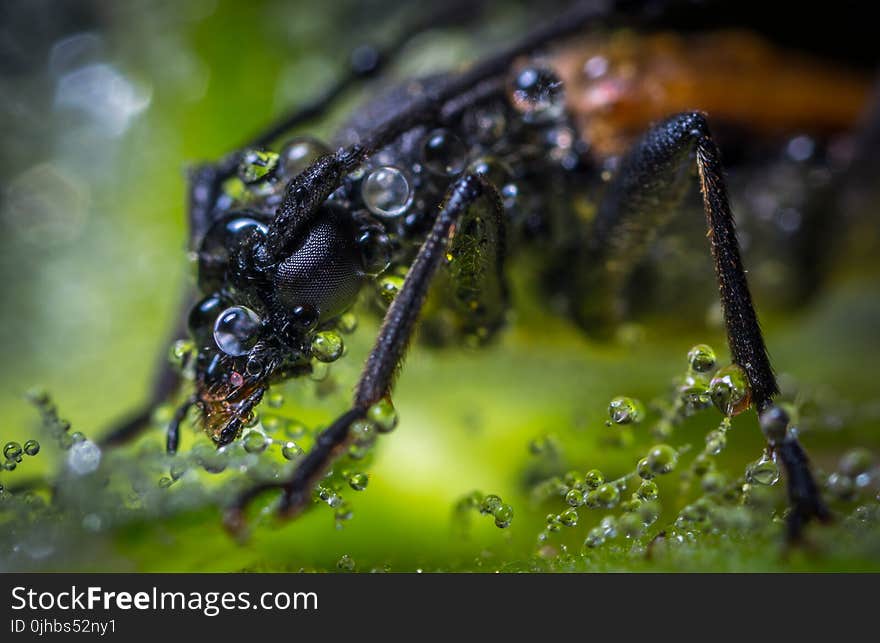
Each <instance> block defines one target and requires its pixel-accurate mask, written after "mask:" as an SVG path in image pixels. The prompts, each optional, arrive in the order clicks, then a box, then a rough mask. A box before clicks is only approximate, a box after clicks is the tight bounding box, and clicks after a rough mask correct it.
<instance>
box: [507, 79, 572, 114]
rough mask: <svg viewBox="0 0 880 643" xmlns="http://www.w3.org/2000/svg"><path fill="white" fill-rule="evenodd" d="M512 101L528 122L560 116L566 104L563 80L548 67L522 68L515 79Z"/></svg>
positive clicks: (511, 94)
mask: <svg viewBox="0 0 880 643" xmlns="http://www.w3.org/2000/svg"><path fill="white" fill-rule="evenodd" d="M510 102H511V105H513V108H514V109H516V110H517V111H518V112H519V113H520V114H522V115H523V119H524V120H525V121H526V122H547V121H549V120H552V119H554V118H558V117H559V116H561V115H562V111H563V108H564V106H565V92H564V88H563V84H562V81H561V80H560V79H559V77H558V76H557V75H556V74H555V73H554V72H553V71H552V70H551V69H549V68H547V67H541V66H533V67H526V68H525V69H521V70H520V71H519V72H517V73H516V75H515V77H514V79H513V83H512V87H511V93H510Z"/></svg>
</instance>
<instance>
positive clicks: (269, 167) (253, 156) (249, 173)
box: [238, 150, 278, 184]
mask: <svg viewBox="0 0 880 643" xmlns="http://www.w3.org/2000/svg"><path fill="white" fill-rule="evenodd" d="M277 167H278V154H276V153H275V152H268V151H265V150H247V151H246V152H245V153H244V154H243V155H242V157H241V162H240V163H239V164H238V178H239V179H241V180H242V181H243V182H244V183H246V184H251V183H256V182H257V181H260V180H262V179H264V178H266V177H268V176H269V174H270V173H271V172H274V171H275V168H277Z"/></svg>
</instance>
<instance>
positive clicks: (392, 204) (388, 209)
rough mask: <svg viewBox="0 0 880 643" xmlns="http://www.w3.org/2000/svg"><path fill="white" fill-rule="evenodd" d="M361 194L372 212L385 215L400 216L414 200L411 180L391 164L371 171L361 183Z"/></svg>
mask: <svg viewBox="0 0 880 643" xmlns="http://www.w3.org/2000/svg"><path fill="white" fill-rule="evenodd" d="M361 195H362V196H363V199H364V204H365V205H366V206H367V208H369V210H370V212H372V213H373V214H375V215H377V216H383V217H399V216H400V215H401V214H403V213H404V212H406V210H407V208H409V206H410V204H411V203H412V200H413V190H412V185H411V183H410V180H409V179H408V178H407V177H406V175H405V174H404V173H403V171H402V170H399V169H398V168H396V167H394V166H391V165H385V166H382V167H379V168H376V169H375V170H373V171H372V172H370V173H369V174H368V175H367V177H366V178H365V179H364V181H363V183H362V184H361Z"/></svg>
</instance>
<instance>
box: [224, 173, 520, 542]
mask: <svg viewBox="0 0 880 643" xmlns="http://www.w3.org/2000/svg"><path fill="white" fill-rule="evenodd" d="M481 197H488V198H489V199H491V201H492V205H493V208H494V210H495V214H494V215H493V218H492V220H490V221H487V222H486V223H487V224H488V225H498V226H503V219H501V218H500V213H501V211H502V210H501V202H500V199H499V197H498V194H497V191H496V190H495V188H494V187H493V186H491V185H490V184H488V183H487V182H486V181H485V179H483V177H481V176H479V175H473V174H469V175H466V176H464V177H462V178H460V179H459V180H458V181H456V183H455V184H454V185H453V186H452V188H451V189H450V190H449V193H448V195H447V198H446V201H445V203H444V205H443V207H442V208H441V209H440V212H439V213H438V214H437V219H436V220H435V222H434V225H433V227H432V228H431V231H430V233H429V234H428V237H427V238H426V240H425V242H424V243H423V244H422V246H421V248H420V249H419V252H418V255H417V256H416V258H415V260H414V261H413V264H412V266H411V267H410V269H409V272H408V273H407V276H406V279H405V280H404V284H403V286H402V287H401V289H400V292H399V293H398V294H397V296H396V297H395V299H394V301H393V302H392V303H391V306H390V307H389V308H388V312H387V313H386V314H385V319H384V321H383V323H382V327H381V329H380V330H379V335H378V337H377V339H376V344H375V346H374V347H373V350H372V351H371V352H370V355H369V357H368V358H367V362H366V364H365V365H364V369H363V372H362V374H361V377H360V379H359V381H358V384H357V387H356V389H355V395H354V402H353V404H352V408H351V409H350V410H348V411H347V412H346V413H344V414H343V415H341V416H340V417H339V418H338V419H337V420H336V421H335V422H333V424H331V425H330V426H329V427H328V428H327V429H325V430H324V431H322V432H321V434H320V435H319V436H318V438H317V440H316V442H315V445H314V446H313V447H312V450H311V451H310V452H309V453H308V454H307V455H306V457H305V458H304V459H303V461H302V462H301V463H300V464H299V466H298V467H297V468H296V470H295V471H294V473H293V476H292V477H291V478H290V480H288V481H286V482H284V483H270V484H265V485H260V486H257V487H255V488H253V489H251V490H249V491H248V492H246V493H245V494H243V495H242V496H240V497H239V498H238V500H237V502H236V503H235V505H234V506H233V507H232V509H231V512H230V518H231V521H230V525H232V526H238V524H239V521H240V513H241V510H242V509H243V508H244V507H245V506H246V505H247V503H248V502H249V501H250V500H251V499H253V498H254V497H255V496H256V495H257V494H259V493H261V492H262V491H265V490H267V489H272V488H279V487H280V488H281V489H283V495H282V498H281V505H280V507H279V512H280V513H281V514H283V515H286V516H291V515H294V514H296V513H297V512H299V511H300V510H302V509H303V507H304V506H305V505H306V504H307V503H308V501H309V499H310V497H311V490H312V487H313V486H314V484H315V482H316V481H317V480H318V479H319V478H320V476H321V475H323V474H324V472H325V471H326V470H327V467H328V466H329V465H330V463H331V462H332V461H333V459H334V457H336V455H338V454H339V453H340V452H341V451H342V450H343V449H344V448H345V447H346V445H347V444H348V441H349V437H350V427H351V424H352V422H354V421H355V420H358V419H361V418H363V417H365V416H366V414H367V411H368V410H369V408H370V407H371V406H372V405H373V404H375V403H376V402H378V401H380V400H382V399H383V398H385V397H387V396H388V395H390V393H391V390H392V388H393V386H394V380H395V377H396V375H397V372H398V370H399V368H400V365H401V362H402V361H403V357H404V355H405V353H406V350H407V347H408V346H409V344H410V341H411V339H412V337H413V332H414V330H415V326H416V322H417V321H418V318H419V313H420V312H421V309H422V306H423V304H424V302H425V298H426V296H427V293H428V289H429V287H430V285H431V283H432V280H433V278H434V275H435V274H436V272H437V269H438V267H439V266H440V265H441V264H442V263H443V261H444V260H446V258H447V252H448V250H449V249H450V247H453V246H454V245H455V242H454V239H455V237H456V236H457V235H458V234H459V230H458V226H460V225H462V223H463V222H464V221H467V220H468V212H469V210H470V208H471V207H472V206H473V205H474V203H475V202H476V201H477V200H478V199H480V198H481ZM495 237H496V238H498V239H503V233H501V232H500V231H499V232H497V233H496V234H495ZM501 251H502V249H496V250H493V252H492V255H493V256H496V257H497V263H495V262H494V261H493V262H492V263H493V269H497V270H500V269H501V263H500V262H501V261H502V258H501V255H500V254H496V253H500V252H501ZM453 261H455V260H454V259H453Z"/></svg>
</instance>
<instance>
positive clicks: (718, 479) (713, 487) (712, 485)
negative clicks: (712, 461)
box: [700, 471, 727, 493]
mask: <svg viewBox="0 0 880 643" xmlns="http://www.w3.org/2000/svg"><path fill="white" fill-rule="evenodd" d="M726 482H727V478H725V477H724V474H723V473H719V472H717V471H710V472H709V473H707V474H706V475H704V476H703V479H702V480H701V482H700V486H701V487H702V488H703V491H705V492H706V493H718V492H719V491H721V490H722V489H723V488H724V485H725V483H726Z"/></svg>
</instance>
